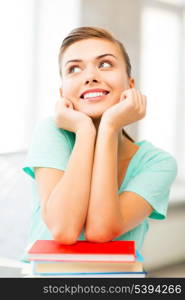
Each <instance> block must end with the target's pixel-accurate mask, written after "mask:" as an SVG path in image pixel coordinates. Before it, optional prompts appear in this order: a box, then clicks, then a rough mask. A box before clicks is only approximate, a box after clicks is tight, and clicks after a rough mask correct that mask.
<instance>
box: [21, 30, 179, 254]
mask: <svg viewBox="0 0 185 300" xmlns="http://www.w3.org/2000/svg"><path fill="white" fill-rule="evenodd" d="M59 67H60V74H61V79H62V82H61V87H60V95H61V99H60V100H58V101H57V103H56V107H55V115H54V116H51V117H49V118H47V119H45V120H43V121H42V122H41V123H40V124H39V125H38V126H37V127H36V129H35V134H34V136H33V141H32V144H31V146H30V150H29V153H28V157H27V161H26V162H25V167H24V171H25V172H26V173H27V174H29V175H30V176H31V177H32V178H33V179H35V181H34V183H35V194H34V195H35V197H34V201H35V202H34V203H35V206H34V212H33V220H32V228H31V232H30V242H34V241H35V240H37V239H55V240H57V241H60V242H61V243H65V244H73V243H75V242H76V241H77V240H84V239H86V240H88V241H95V242H106V241H110V240H115V239H116V240H134V241H135V242H136V247H137V249H138V250H141V248H142V245H143V242H144V238H145V235H146V232H147V231H148V225H149V224H148V217H150V218H154V219H164V218H165V217H166V212H167V206H168V199H169V194H170V188H171V185H172V183H173V181H174V179H175V177H176V173H177V165H176V161H175V159H174V158H173V157H172V156H171V155H170V154H169V153H168V152H166V151H164V150H162V149H159V148H157V147H155V146H154V145H153V144H152V143H150V142H149V141H138V142H134V141H133V140H132V139H131V138H130V137H128V135H127V134H126V132H125V131H122V130H123V128H124V126H126V125H129V124H132V123H134V122H137V121H139V120H141V119H143V118H144V117H145V114H146V96H145V95H143V94H142V93H141V92H140V91H139V90H137V89H136V88H135V83H134V79H133V78H132V77H131V64H130V60H129V57H128V54H127V53H126V50H125V48H124V47H123V45H122V44H121V43H120V42H119V41H117V40H116V39H115V38H114V37H113V36H112V35H111V34H110V33H109V32H107V31H106V30H104V29H102V28H96V27H80V28H76V29H74V30H73V31H72V32H71V33H69V35H68V36H67V37H66V38H65V39H64V41H63V43H62V46H61V49H60V54H59ZM25 259H26V257H25Z"/></svg>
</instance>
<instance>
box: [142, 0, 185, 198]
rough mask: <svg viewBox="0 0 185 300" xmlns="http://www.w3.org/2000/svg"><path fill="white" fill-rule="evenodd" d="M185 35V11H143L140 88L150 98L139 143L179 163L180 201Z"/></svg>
mask: <svg viewBox="0 0 185 300" xmlns="http://www.w3.org/2000/svg"><path fill="white" fill-rule="evenodd" d="M183 32H184V28H183V14H182V9H180V8H177V7H175V6H174V7H172V6H169V5H165V4H163V5H162V6H160V5H156V6H155V5H152V6H146V7H145V8H144V9H143V13H142V20H141V68H140V70H141V72H140V78H141V82H140V87H141V90H142V91H143V93H144V94H146V95H147V98H148V106H147V115H146V117H145V118H144V119H143V120H142V121H141V122H139V124H138V126H139V128H138V133H139V139H140V140H143V139H147V140H150V141H151V142H152V143H154V144H155V145H156V146H158V147H161V148H163V149H164V150H166V151H168V152H170V153H171V154H172V155H173V156H174V157H175V158H176V159H177V163H178V177H177V179H176V186H177V185H178V186H179V189H178V191H180V190H181V192H180V193H179V195H181V198H182V195H184V196H185V188H184V184H183V182H184V178H185V168H183V165H184V161H185V138H184V136H185V135H184V133H185V130H184V129H185V102H184V92H185V90H184V84H183V82H184V75H185V74H184V61H185V51H184V49H185V47H184V46H185V45H184V39H183V36H184V35H183ZM174 191H175V192H177V189H175V190H174ZM176 195H177V193H176ZM184 196H183V198H184ZM176 198H177V197H176ZM179 198H180V196H179ZM183 200H184V199H183Z"/></svg>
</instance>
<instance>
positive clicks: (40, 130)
mask: <svg viewBox="0 0 185 300" xmlns="http://www.w3.org/2000/svg"><path fill="white" fill-rule="evenodd" d="M34 132H36V133H37V134H38V135H40V136H42V135H44V136H51V134H52V135H57V136H64V137H65V138H66V139H67V140H68V141H70V143H72V144H73V143H74V139H75V134H74V132H70V131H68V130H65V129H63V128H58V127H57V126H56V123H55V119H54V116H47V117H45V118H42V119H40V120H38V121H37V123H36V125H35V129H34Z"/></svg>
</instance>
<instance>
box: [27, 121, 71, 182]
mask: <svg viewBox="0 0 185 300" xmlns="http://www.w3.org/2000/svg"><path fill="white" fill-rule="evenodd" d="M70 134H72V133H71V132H67V131H66V130H63V129H59V128H57V127H56V126H55V122H54V120H53V118H52V117H48V118H46V119H44V120H42V121H40V122H39V123H38V124H37V125H36V127H35V129H34V132H33V137H32V141H31V145H30V147H29V150H28V153H27V157H26V161H25V163H24V165H23V171H24V172H26V173H27V174H28V175H30V176H31V177H32V178H35V172H34V168H35V167H47V168H55V169H59V170H65V169H66V167H67V163H68V160H69V157H70V154H71V150H72V143H71V142H70Z"/></svg>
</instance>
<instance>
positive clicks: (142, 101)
mask: <svg viewBox="0 0 185 300" xmlns="http://www.w3.org/2000/svg"><path fill="white" fill-rule="evenodd" d="M138 97H139V102H140V110H139V112H140V114H142V115H145V112H146V96H144V95H142V94H141V92H139V91H138Z"/></svg>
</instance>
